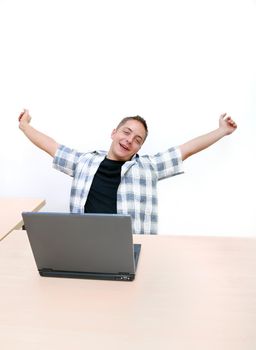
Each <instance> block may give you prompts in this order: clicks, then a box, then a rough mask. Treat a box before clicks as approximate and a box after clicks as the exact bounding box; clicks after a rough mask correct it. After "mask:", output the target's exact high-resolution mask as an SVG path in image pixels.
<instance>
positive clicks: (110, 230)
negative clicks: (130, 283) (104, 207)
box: [22, 212, 135, 280]
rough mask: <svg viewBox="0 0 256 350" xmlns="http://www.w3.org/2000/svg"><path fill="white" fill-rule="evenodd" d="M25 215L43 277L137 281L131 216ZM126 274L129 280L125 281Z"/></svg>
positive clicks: (25, 222) (27, 228) (26, 213)
mask: <svg viewBox="0 0 256 350" xmlns="http://www.w3.org/2000/svg"><path fill="white" fill-rule="evenodd" d="M22 216H23V220H24V224H25V228H26V230H27V234H28V238H29V241H30V245H31V248H32V251H33V255H34V258H35V261H36V264H37V268H38V270H39V272H40V273H41V274H42V275H45V273H46V275H47V272H48V274H50V275H51V273H52V274H53V275H55V276H57V275H58V272H59V277H62V276H63V275H64V276H65V273H66V277H82V278H103V279H105V278H104V276H105V277H107V279H119V278H118V276H121V277H122V278H120V279H125V280H130V279H131V280H132V279H133V278H134V276H135V260H134V246H133V235H132V222H131V217H130V216H129V215H119V214H114V215H112V214H70V213H42V212H40V213H35V212H24V213H22ZM112 275H113V278H112V277H111V276H112ZM126 275H128V276H130V277H129V278H124V276H126Z"/></svg>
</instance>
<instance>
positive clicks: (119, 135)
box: [107, 119, 146, 161]
mask: <svg viewBox="0 0 256 350" xmlns="http://www.w3.org/2000/svg"><path fill="white" fill-rule="evenodd" d="M111 138H112V143H111V146H110V149H109V152H108V155H107V158H108V159H112V160H121V161H127V160H130V159H131V158H132V157H133V155H134V154H136V153H137V152H138V151H139V149H140V148H141V146H142V145H143V142H144V141H145V138H146V131H145V128H144V126H143V125H142V124H141V123H140V122H139V121H137V120H132V119H131V120H128V121H127V122H126V123H125V124H123V125H121V126H120V127H119V128H118V129H114V130H113V131H112V134H111Z"/></svg>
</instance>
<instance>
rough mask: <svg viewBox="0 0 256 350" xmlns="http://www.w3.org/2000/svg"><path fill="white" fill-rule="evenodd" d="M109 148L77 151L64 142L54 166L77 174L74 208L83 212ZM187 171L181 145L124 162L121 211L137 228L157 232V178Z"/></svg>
mask: <svg viewBox="0 0 256 350" xmlns="http://www.w3.org/2000/svg"><path fill="white" fill-rule="evenodd" d="M106 155H107V152H105V151H94V152H88V153H81V152H77V151H76V150H73V149H70V148H68V147H65V146H63V145H60V146H59V147H58V150H57V152H56V154H55V157H54V159H53V167H54V168H55V169H57V170H60V171H62V172H64V173H65V174H67V175H70V176H72V177H73V183H72V187H71V195H70V211H71V212H72V213H83V212H84V205H85V202H86V200H87V196H88V194H89V191H90V187H91V184H92V181H93V177H94V175H95V173H96V171H97V169H98V167H99V165H100V163H101V162H102V161H103V159H104V158H105V157H106ZM181 173H183V167H182V159H181V152H180V149H179V147H172V148H170V149H168V150H167V151H165V152H161V153H157V154H155V155H153V156H149V155H143V156H139V155H138V154H136V155H135V156H134V157H133V158H132V159H131V160H130V161H127V162H125V163H124V164H123V166H122V170H121V181H120V185H119V187H118V190H117V213H118V214H129V215H131V217H132V221H133V232H134V233H138V234H157V221H158V215H157V181H158V180H161V179H165V178H167V177H170V176H174V175H178V174H181Z"/></svg>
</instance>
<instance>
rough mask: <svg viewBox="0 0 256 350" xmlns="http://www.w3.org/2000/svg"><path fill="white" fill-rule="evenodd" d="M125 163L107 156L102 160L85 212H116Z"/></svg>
mask: <svg viewBox="0 0 256 350" xmlns="http://www.w3.org/2000/svg"><path fill="white" fill-rule="evenodd" d="M124 163H125V162H123V161H117V160H110V159H107V158H105V159H104V160H103V161H102V162H101V164H100V166H99V168H98V170H97V172H96V174H95V175H94V178H93V181H92V185H91V188H90V191H89V194H88V197H87V201H86V203H85V206H84V212H85V213H107V214H116V212H117V208H116V194H117V188H118V186H119V184H120V180H121V167H122V165H123V164H124Z"/></svg>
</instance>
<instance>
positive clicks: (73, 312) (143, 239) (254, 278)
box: [0, 230, 256, 350]
mask: <svg viewBox="0 0 256 350" xmlns="http://www.w3.org/2000/svg"><path fill="white" fill-rule="evenodd" d="M134 241H135V242H140V243H141V244H142V250H141V256H140V260H139V265H138V270H137V276H136V279H135V281H133V282H116V281H114V282H112V281H94V280H76V279H64V278H46V277H40V276H39V274H38V273H37V271H36V267H35V263H34V260H33V256H32V252H31V250H30V246H29V242H28V239H27V236H26V232H25V231H22V230H20V231H13V232H12V233H11V234H10V235H8V237H6V238H5V239H4V240H3V241H2V243H1V245H0V290H1V297H0V310H1V312H0V331H1V348H3V349H27V350H29V349H33V350H34V349H37V350H38V349H44V350H45V349H83V350H84V349H109V348H111V349H118V350H119V349H122V350H123V349H125V350H126V349H129V350H130V349H161V350H162V349H164V350H165V349H175V350H201V349H202V350H255V349H256V239H253V238H245V239H242V238H241V239H240V238H212V237H207V238H206V237H205V238H202V237H173V236H139V235H138V236H134Z"/></svg>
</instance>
